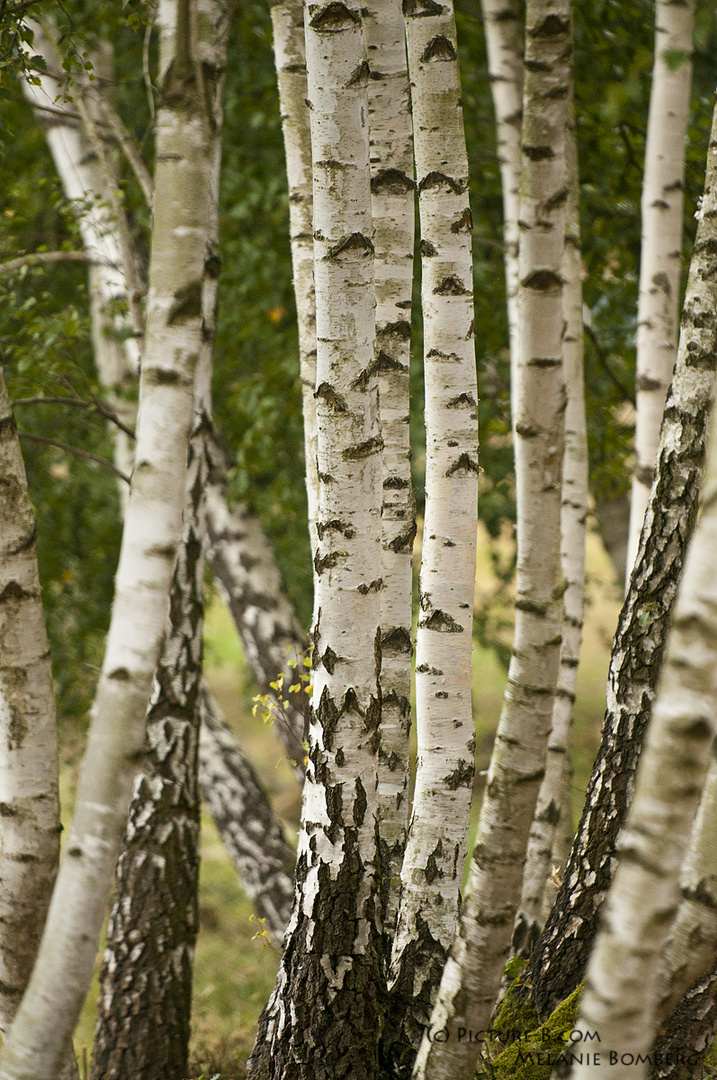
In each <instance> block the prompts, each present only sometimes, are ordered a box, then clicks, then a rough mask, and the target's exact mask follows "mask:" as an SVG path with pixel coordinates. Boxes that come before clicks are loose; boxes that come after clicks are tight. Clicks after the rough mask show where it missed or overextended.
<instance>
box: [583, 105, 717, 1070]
mask: <svg viewBox="0 0 717 1080" xmlns="http://www.w3.org/2000/svg"><path fill="white" fill-rule="evenodd" d="M716 152H717V112H716V113H715V120H714V122H713V126H712V133H711V136H710V148H709V151H708V156H707V175H706V178H705V194H704V197H703V201H702V206H701V210H700V221H699V226H698V231H697V237H696V240H695V248H694V252H693V256H692V265H691V268H690V281H689V284H688V291H689V297H690V313H691V314H692V315H693V317H694V316H695V315H697V314H698V313H699V315H700V316H701V318H700V319H699V322H700V331H699V333H700V335H701V334H705V336H706V337H707V338H708V340H709V342H710V344H712V342H713V340H714V333H715V317H714V296H713V289H714V287H713V285H712V283H711V275H712V273H713V260H714V250H715V247H716V246H717V245H715V219H716V218H717V172H716V170H715V154H716ZM704 323H708V324H709V329H707V327H705V326H704V325H703V324H704ZM687 336H688V335H687V334H683V337H682V340H681V342H680V348H681V350H682V349H683V348H684V346H685V344H686V342H685V338H686V337H687ZM705 343H706V342H705ZM695 352H696V350H693V351H692V359H693V363H694V360H695ZM702 355H704V354H702ZM709 362H710V364H711V365H714V359H713V354H712V353H711V354H710V356H709ZM712 428H713V431H712V435H711V438H710V446H709V448H708V453H707V460H706V469H705V479H704V485H703V492H702V495H701V499H700V503H701V514H700V517H699V520H698V522H697V526H696V528H695V534H694V537H693V539H692V542H691V544H690V550H689V553H688V556H687V559H686V563H685V570H684V574H683V580H682V582H681V584H680V587H679V592H678V596H677V601H676V604H675V611H674V615H673V619H672V627H671V630H670V634H669V639H668V643H667V650H666V656H665V662H664V666H663V672H662V675H661V678H660V684H659V688H658V693H657V698H656V701H655V704H654V706H653V709H652V718H651V722H650V727H649V729H648V734H647V739H646V743H645V749H644V752H643V755H642V759H641V761H640V766H639V769H638V774H637V781H636V787H635V795H634V798H633V801H632V805H631V806H630V810H629V813H628V817H627V821H626V824H625V828H624V831H623V833H622V836H621V838H620V842H619V845H618V849H619V861H618V867H617V871H616V873H615V879H614V882H613V884H612V886H611V888H610V892H609V894H608V900H607V903H606V909H605V913H604V916H603V921H602V926H601V929H600V931H599V933H598V936H597V939H596V942H595V946H594V948H593V951H592V953H591V957H590V963H589V966H588V971H587V978H586V983H585V989H584V991H583V994H582V997H581V1003H580V1017H579V1020H578V1029H579V1030H583V1031H585V1030H586V1029H588V1028H590V1029H592V1030H598V1031H599V1032H600V1039H601V1044H600V1049H601V1056H606V1055H607V1054H608V1053H609V1052H610V1051H613V1053H615V1054H617V1056H618V1057H617V1061H616V1062H615V1063H614V1067H612V1068H611V1069H610V1075H611V1076H616V1077H619V1078H621V1077H627V1076H635V1075H646V1070H645V1069H644V1068H643V1069H639V1068H638V1069H636V1068H635V1066H634V1063H633V1062H634V1059H633V1055H638V1054H646V1053H647V1051H648V1050H649V1048H650V1045H651V1043H652V1041H653V1039H654V1035H655V1030H656V1026H657V1018H656V1016H655V1006H656V999H657V991H658V985H659V983H658V976H659V967H660V961H661V953H662V947H663V945H664V943H665V940H666V938H667V934H668V932H669V928H670V923H671V921H672V918H673V916H674V915H675V913H676V911H677V901H678V875H679V870H680V865H681V863H682V859H683V856H684V850H685V844H686V842H687V840H688V836H689V830H690V827H691V825H692V821H693V819H694V816H695V811H696V809H697V802H698V799H699V794H700V791H701V789H702V786H703V784H704V780H705V775H706V772H707V767H708V760H709V753H710V745H711V743H712V740H713V738H714V733H715V720H714V718H715V716H716V715H717V682H716V680H715V647H716V646H715V642H717V624H716V623H715V611H717V603H716V600H717V598H716V597H715V594H714V585H713V582H714V575H713V574H712V572H711V567H712V562H713V557H714V545H715V542H716V540H717V514H716V512H715V506H716V505H717V502H716V499H715V494H716V491H717V440H715V437H714V424H713V425H712ZM623 1055H628V1056H629V1062H628V1058H627V1057H623ZM593 1072H594V1070H593ZM587 1074H588V1070H587V1069H586V1067H585V1066H579V1067H578V1068H577V1069H576V1070H574V1076H575V1077H576V1080H580V1078H582V1077H583V1076H587ZM591 1075H592V1073H591Z"/></svg>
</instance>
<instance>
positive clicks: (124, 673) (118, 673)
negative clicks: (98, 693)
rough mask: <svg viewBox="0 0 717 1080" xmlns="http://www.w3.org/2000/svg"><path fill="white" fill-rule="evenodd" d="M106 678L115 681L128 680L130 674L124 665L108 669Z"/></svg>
mask: <svg viewBox="0 0 717 1080" xmlns="http://www.w3.org/2000/svg"><path fill="white" fill-rule="evenodd" d="M107 678H108V679H116V680H117V682H130V680H131V678H132V676H131V675H130V673H129V671H128V670H127V668H125V667H118V668H115V669H114V671H110V673H109V675H108V676H107Z"/></svg>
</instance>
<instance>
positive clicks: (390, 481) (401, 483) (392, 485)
mask: <svg viewBox="0 0 717 1080" xmlns="http://www.w3.org/2000/svg"><path fill="white" fill-rule="evenodd" d="M383 486H384V488H386V489H387V490H389V491H403V490H405V489H406V488H409V487H410V486H411V483H410V481H409V480H404V478H403V477H402V476H389V477H387V478H386V479H385V480H384V482H383Z"/></svg>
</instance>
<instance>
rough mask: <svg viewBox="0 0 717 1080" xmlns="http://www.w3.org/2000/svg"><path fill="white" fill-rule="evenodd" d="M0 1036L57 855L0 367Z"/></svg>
mask: <svg viewBox="0 0 717 1080" xmlns="http://www.w3.org/2000/svg"><path fill="white" fill-rule="evenodd" d="M0 477H2V479H1V480H0V748H1V751H0V817H2V842H1V843H0V931H1V933H0V1032H2V1034H3V1035H6V1033H7V1030H8V1028H9V1026H10V1023H11V1021H12V1019H13V1017H14V1015H15V1011H16V1009H17V1006H18V1004H19V1002H20V998H21V997H22V994H23V991H24V990H25V987H26V985H27V981H28V979H29V977H30V972H31V971H32V965H33V963H34V961H35V955H36V952H37V947H38V945H39V942H40V934H41V933H42V927H43V923H44V921H45V916H46V914H47V908H48V905H49V903H50V896H51V893H52V886H53V883H54V880H55V874H56V872H57V862H58V858H59V853H60V804H59V794H58V773H57V768H58V766H57V732H56V727H55V692H54V686H53V682H52V669H51V665H50V652H49V647H48V643H47V633H46V631H45V619H44V615H43V611H42V600H41V596H40V579H39V574H38V568H37V548H36V542H35V532H36V525H35V515H34V513H33V510H32V506H31V504H30V499H29V496H28V492H27V479H26V477H25V466H24V463H23V460H22V454H21V451H20V444H19V442H18V438H17V429H16V427H15V421H14V419H13V416H12V412H11V410H10V403H9V401H8V397H7V392H6V389H5V381H4V377H3V372H2V367H0Z"/></svg>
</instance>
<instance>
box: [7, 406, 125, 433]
mask: <svg viewBox="0 0 717 1080" xmlns="http://www.w3.org/2000/svg"><path fill="white" fill-rule="evenodd" d="M12 405H13V408H15V406H16V405H72V406H74V408H76V409H89V410H90V412H95V413H97V414H98V415H99V416H102V417H103V418H104V419H105V420H109V421H110V423H112V424H116V425H117V427H118V428H119V429H120V431H123V432H124V433H125V435H127V436H128V437H129V438H130V439H132V441H134V438H135V434H134V432H133V431H132V428H130V427H127V425H126V424H124V423H123V422H122V421H121V420H120V418H119V417H118V416H117V413H115V412H113V411H112V409H109V408H107V406H105V405H103V404H102V403H101V402H99V401H96V400H95V401H91V402H90V401H83V399H82V398H66V397H44V396H43V397H34V398H17V399H16V400H15V401H13V403H12Z"/></svg>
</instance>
